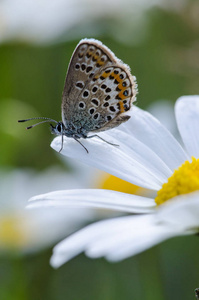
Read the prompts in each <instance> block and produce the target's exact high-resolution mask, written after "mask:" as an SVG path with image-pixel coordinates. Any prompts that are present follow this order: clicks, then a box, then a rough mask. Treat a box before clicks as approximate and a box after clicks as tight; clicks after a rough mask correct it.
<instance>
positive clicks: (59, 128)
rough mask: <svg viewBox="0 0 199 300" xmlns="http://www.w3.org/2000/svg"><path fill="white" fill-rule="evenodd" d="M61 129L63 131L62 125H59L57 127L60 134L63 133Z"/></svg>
mask: <svg viewBox="0 0 199 300" xmlns="http://www.w3.org/2000/svg"><path fill="white" fill-rule="evenodd" d="M61 129H62V128H61V125H60V124H58V125H57V130H58V131H59V132H61Z"/></svg>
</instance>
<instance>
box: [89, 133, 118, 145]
mask: <svg viewBox="0 0 199 300" xmlns="http://www.w3.org/2000/svg"><path fill="white" fill-rule="evenodd" d="M93 137H98V138H99V139H100V140H102V141H103V142H105V143H107V144H109V145H112V146H117V147H119V145H117V144H113V143H110V142H108V141H106V140H104V139H103V138H102V137H101V136H99V135H97V134H94V135H90V136H87V139H90V138H93Z"/></svg>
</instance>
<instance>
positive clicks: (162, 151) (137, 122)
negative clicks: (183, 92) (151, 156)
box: [118, 106, 188, 171]
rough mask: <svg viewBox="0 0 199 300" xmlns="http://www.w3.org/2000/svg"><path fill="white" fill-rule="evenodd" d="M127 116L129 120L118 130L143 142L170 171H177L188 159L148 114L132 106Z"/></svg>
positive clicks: (167, 132)
mask: <svg viewBox="0 0 199 300" xmlns="http://www.w3.org/2000/svg"><path fill="white" fill-rule="evenodd" d="M128 114H129V115H130V116H131V118H130V120H129V121H128V122H126V123H124V124H122V125H121V126H119V127H118V129H119V130H122V131H124V130H125V131H127V132H129V133H130V134H132V135H133V136H134V137H135V138H137V139H138V140H139V141H141V142H143V143H144V144H145V145H146V146H148V147H149V148H150V149H151V150H152V151H154V153H156V154H157V155H158V156H159V158H160V159H161V160H162V161H163V162H164V163H165V164H166V165H167V166H168V167H169V168H170V170H172V171H173V170H174V169H177V168H178V167H179V166H180V165H181V164H182V163H183V162H184V161H185V160H187V159H188V156H187V154H186V153H185V152H184V150H183V149H182V147H181V146H180V144H179V143H178V142H177V140H176V139H175V138H174V137H173V136H172V135H171V133H170V132H169V131H168V130H167V129H166V128H165V127H164V126H163V125H162V124H161V123H160V122H159V121H158V120H157V119H156V118H155V117H153V116H152V115H151V114H150V113H148V112H146V111H144V110H142V109H140V108H138V107H136V106H134V107H133V109H132V111H131V112H130V113H128ZM146 156H147V154H146Z"/></svg>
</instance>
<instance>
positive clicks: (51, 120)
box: [18, 117, 57, 129]
mask: <svg viewBox="0 0 199 300" xmlns="http://www.w3.org/2000/svg"><path fill="white" fill-rule="evenodd" d="M39 119H40V120H44V121H41V122H39V123H36V124H34V125H31V126H28V127H26V129H31V128H33V127H35V126H37V125H39V124H42V123H46V122H55V123H57V121H55V120H53V119H51V118H45V117H38V118H30V119H26V120H18V122H27V121H31V120H39Z"/></svg>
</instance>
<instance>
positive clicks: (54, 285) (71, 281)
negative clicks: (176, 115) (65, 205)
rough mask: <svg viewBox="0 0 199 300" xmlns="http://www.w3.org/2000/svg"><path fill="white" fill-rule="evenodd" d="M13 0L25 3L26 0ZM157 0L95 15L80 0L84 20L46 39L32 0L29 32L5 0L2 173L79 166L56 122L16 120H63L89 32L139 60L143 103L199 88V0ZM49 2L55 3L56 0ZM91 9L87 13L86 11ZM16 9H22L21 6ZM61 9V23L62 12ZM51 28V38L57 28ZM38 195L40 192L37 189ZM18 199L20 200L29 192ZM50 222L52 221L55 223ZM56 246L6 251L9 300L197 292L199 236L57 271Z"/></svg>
mask: <svg viewBox="0 0 199 300" xmlns="http://www.w3.org/2000/svg"><path fill="white" fill-rule="evenodd" d="M14 2H15V3H16V4H15V5H16V6H15V8H16V7H17V8H18V9H19V11H20V9H21V8H22V6H23V5H24V3H23V1H20V0H18V1H17V0H15V1H14ZM30 2H31V3H32V1H30ZM43 2H44V4H45V1H43ZM58 2H59V1H58ZM67 2H68V5H69V7H70V6H71V3H69V1H65V4H64V6H63V9H67V5H66V4H67ZM149 2H150V1H148V2H147V1H145V3H144V2H143V4H142V8H140V7H139V9H138V11H136V8H137V6H136V5H137V4H136V1H123V2H121V3H120V1H118V5H117V7H116V8H115V9H114V10H113V11H112V10H111V6H114V5H115V2H113V1H110V3H109V5H108V6H110V7H109V8H110V13H108V12H107V11H106V5H107V4H106V2H105V1H102V2H101V6H102V8H103V9H102V11H101V12H99V11H98V14H96V10H99V4H97V2H96V3H95V1H93V2H92V7H91V2H90V1H82V2H80V3H81V5H80V6H78V1H76V2H75V7H74V12H75V10H76V9H77V10H80V13H81V22H80V21H79V17H77V16H76V15H74V19H75V17H76V19H77V20H76V21H75V20H74V22H73V24H72V25H71V26H68V27H67V26H66V24H67V22H66V24H65V25H63V24H62V29H61V30H60V31H59V32H58V33H57V35H54V36H53V37H51V38H49V39H48V40H46V39H45V31H43V32H44V33H43V37H42V34H41V32H40V30H39V28H40V26H41V28H42V26H43V24H42V21H41V25H40V24H39V23H37V28H36V29H35V32H34V38H33V37H32V35H31V34H32V32H31V30H30V32H29V31H28V27H27V31H26V35H24V27H25V25H24V24H26V23H25V21H26V22H27V18H34V17H35V16H34V14H32V15H31V14H30V11H31V6H30V10H29V7H28V1H27V2H26V9H27V11H28V15H27V16H26V18H25V17H24V15H23V14H22V15H20V14H19V17H18V18H19V19H20V21H21V22H22V20H23V18H25V21H24V24H23V25H24V27H23V30H22V28H21V27H20V25H19V26H18V27H17V23H16V24H14V25H13V24H12V25H13V28H14V29H13V31H12V27H9V22H11V18H10V19H9V18H8V16H9V13H10V15H11V12H12V13H13V11H12V10H13V8H12V4H11V1H2V3H3V4H4V6H1V4H0V16H3V17H2V21H1V23H0V28H1V27H2V28H1V29H0V36H1V34H2V37H1V38H0V41H1V44H0V138H1V146H0V165H1V179H2V178H3V176H4V175H3V174H4V172H5V173H6V172H8V171H9V172H12V171H14V170H15V169H22V170H26V169H31V170H34V172H36V173H35V174H41V172H43V171H45V170H46V169H47V168H49V167H54V166H56V167H59V168H60V170H63V171H64V172H71V167H70V168H69V167H67V165H66V164H65V163H63V162H62V161H61V160H60V158H59V155H57V153H55V151H53V150H52V149H51V148H50V147H49V144H50V141H51V140H52V136H51V134H50V131H49V129H48V125H47V124H46V125H42V126H39V127H36V128H34V129H32V130H30V131H26V130H25V125H26V124H25V125H24V124H18V123H17V120H18V119H23V118H29V117H37V116H38V117H39V116H45V117H51V118H53V119H55V120H60V118H61V111H60V108H61V95H62V89H63V85H64V80H65V75H66V70H67V66H68V63H69V60H70V57H71V55H72V52H73V50H74V48H75V46H76V44H77V43H78V41H79V40H80V39H81V38H84V37H93V38H97V39H100V40H101V41H102V42H103V43H104V44H105V45H107V46H108V47H109V48H110V49H111V50H112V51H113V52H114V53H115V54H116V56H117V57H119V58H120V59H122V60H123V61H124V62H125V63H127V64H128V65H129V66H130V67H131V70H132V74H133V75H136V77H137V82H138V88H139V94H138V97H137V105H138V106H139V107H141V108H144V109H147V108H148V107H149V105H151V104H152V103H155V102H156V103H157V105H158V103H159V102H160V101H161V100H167V101H169V103H170V104H171V105H174V103H175V101H176V99H177V98H178V97H180V96H182V95H188V94H192V95H193V94H199V2H198V1H174V2H171V3H169V1H154V2H153V3H152V2H151V5H150V4H149ZM156 2H157V3H156ZM62 3H64V1H62ZM174 3H175V5H174ZM95 4H96V6H95ZM6 5H7V6H8V9H7V15H6V13H5V12H6V10H5V7H6ZM9 5H10V6H9ZM35 5H38V7H37V9H38V14H41V15H42V14H44V15H45V9H44V11H41V8H40V7H39V4H35ZM45 5H46V7H47V6H48V2H46V4H45ZM124 6H126V7H124ZM138 6H139V5H138ZM44 7H45V6H44ZM95 7H96V8H95ZM42 9H43V8H42ZM70 9H71V7H70ZM81 9H82V10H81ZM87 9H88V10H89V14H88V15H87V14H85V10H87ZM92 9H93V10H92ZM134 9H135V10H134ZM71 11H72V10H71ZM14 13H15V14H17V13H18V12H17V10H16V11H15V12H14ZM71 13H72V12H71ZM29 14H30V15H29ZM54 14H55V15H56V14H57V23H59V21H60V18H59V14H58V13H57V11H56V10H55V11H54ZM131 14H132V15H131ZM138 15H139V17H138ZM78 16H79V15H78ZM71 17H72V16H71ZM6 18H7V19H6ZM41 19H42V18H41ZM126 19H127V20H126ZM16 20H17V18H16ZM6 22H7V23H6ZM54 22H55V20H54ZM33 28H34V26H33ZM91 29H92V30H91ZM9 30H10V31H9ZM20 30H21V31H20ZM46 30H47V31H48V29H46ZM50 30H51V28H49V31H50ZM37 31H38V33H37ZM11 33H12V34H11ZM37 34H38V36H39V38H38V40H37ZM46 34H48V35H49V36H50V34H49V32H47V33H46ZM169 118H170V116H169V115H168V119H169ZM6 174H7V173H6ZM69 174H70V173H69ZM99 184H100V183H99ZM10 188H12V187H10ZM51 188H52V189H53V186H52V187H51ZM64 188H66V187H65V186H63V189H64ZM38 193H39V192H38V191H37V190H35V191H34V194H35V195H37V194H38ZM17 197H18V198H20V192H19V194H18V195H17ZM27 200H28V199H27ZM1 201H5V198H4V199H1ZM7 201H9V199H7ZM0 225H1V221H0ZM48 226H49V228H50V226H51V224H48ZM71 231H73V229H72V230H71ZM19 252H20V251H19ZM51 252H52V245H49V247H45V249H42V250H40V251H37V252H33V253H32V254H28V255H24V254H22V253H17V254H16V252H15V251H13V253H12V249H10V248H9V250H8V251H3V252H2V254H1V256H0V299H3V300H4V299H6V300H7V299H8V300H9V299H12V300H13V299H17V300H18V299H20V300H25V299H28V300H29V299H30V300H32V299H49V300H51V299H60V300H62V299H72V300H73V299H74V300H84V299H85V300H89V299H97V300H109V299H115V300H119V299H126V300H128V299H144V300H149V299H151V300H156V299H158V300H160V299H170V300H174V299H175V300H176V299H186V300H189V299H190V300H191V299H194V298H195V297H194V289H195V288H196V287H199V271H198V266H199V255H198V253H199V239H198V237H194V236H192V237H179V238H175V239H172V240H169V241H166V242H164V243H162V244H161V245H158V246H156V247H153V248H152V249H150V250H148V251H146V252H145V253H142V254H139V255H137V256H136V257H132V258H130V259H127V260H125V261H123V262H120V263H117V264H111V263H108V262H106V261H105V260H104V259H98V260H91V259H88V258H86V257H85V256H84V255H80V256H79V257H77V258H75V259H73V260H72V261H71V262H69V263H67V264H65V265H64V266H62V267H61V268H60V269H58V270H54V269H52V268H51V267H50V265H49V259H50V256H51Z"/></svg>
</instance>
